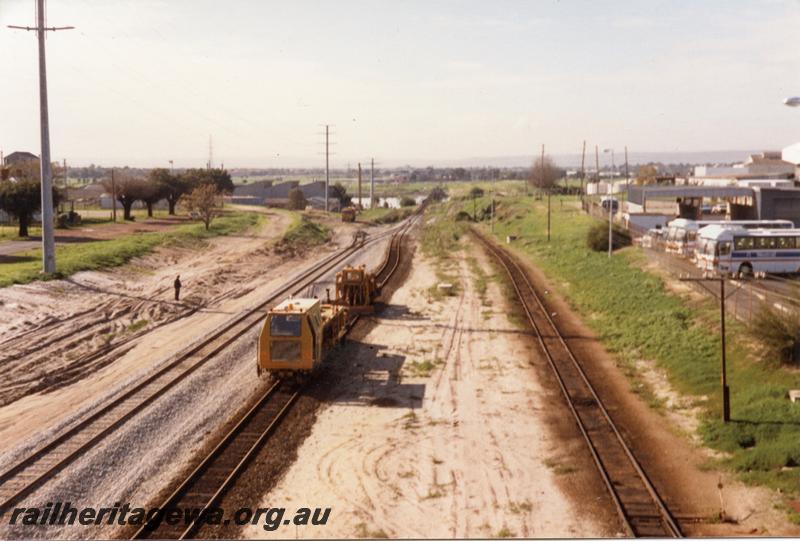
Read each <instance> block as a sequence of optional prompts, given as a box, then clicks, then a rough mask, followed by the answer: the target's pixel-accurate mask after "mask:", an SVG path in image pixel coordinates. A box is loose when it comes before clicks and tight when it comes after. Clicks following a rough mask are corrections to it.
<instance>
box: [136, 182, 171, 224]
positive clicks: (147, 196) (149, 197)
mask: <svg viewBox="0 0 800 541" xmlns="http://www.w3.org/2000/svg"><path fill="white" fill-rule="evenodd" d="M165 194H166V190H165V188H164V186H163V185H162V184H158V183H156V182H153V181H152V180H146V181H144V184H143V186H142V193H141V200H142V202H143V203H144V204H145V205H146V206H147V217H148V218H152V217H153V205H155V204H156V203H158V202H159V201H161V200H162V199H164V196H165Z"/></svg>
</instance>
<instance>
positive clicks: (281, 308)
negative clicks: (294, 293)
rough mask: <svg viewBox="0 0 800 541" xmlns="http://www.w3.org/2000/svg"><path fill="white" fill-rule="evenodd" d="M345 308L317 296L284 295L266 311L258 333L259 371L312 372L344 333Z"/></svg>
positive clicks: (274, 373) (281, 372)
mask: <svg viewBox="0 0 800 541" xmlns="http://www.w3.org/2000/svg"><path fill="white" fill-rule="evenodd" d="M346 327H347V308H345V307H344V306H340V305H337V304H327V303H322V301H320V300H319V299H287V300H285V301H283V302H282V303H280V304H279V305H278V306H276V307H275V308H273V309H272V310H270V311H269V314H268V315H267V319H266V321H265V322H264V326H263V327H262V328H261V333H260V334H259V337H258V368H257V371H258V375H259V376H260V375H261V372H262V370H265V371H267V372H268V373H270V374H273V375H276V376H277V377H279V378H282V377H287V376H291V375H305V374H309V373H311V372H313V371H314V370H315V369H316V368H317V367H318V366H319V365H320V364H321V363H322V361H323V360H324V359H325V357H327V356H328V353H330V350H331V349H333V348H334V347H335V346H336V345H337V344H338V343H339V342H340V341H341V340H342V338H343V337H344V333H345V330H346Z"/></svg>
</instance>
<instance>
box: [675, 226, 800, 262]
mask: <svg viewBox="0 0 800 541" xmlns="http://www.w3.org/2000/svg"><path fill="white" fill-rule="evenodd" d="M710 225H719V226H724V227H735V226H739V227H744V228H746V229H756V228H763V229H792V228H794V222H792V221H790V220H709V221H702V222H699V221H697V220H687V219H686V218H678V219H675V220H672V221H671V222H669V223H667V234H666V237H665V246H666V251H667V252H669V253H672V254H679V255H683V256H692V257H693V256H694V253H695V247H696V241H697V231H698V230H699V229H700V228H701V227H708V226H710Z"/></svg>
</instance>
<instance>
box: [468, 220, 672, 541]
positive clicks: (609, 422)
mask: <svg viewBox="0 0 800 541" xmlns="http://www.w3.org/2000/svg"><path fill="white" fill-rule="evenodd" d="M473 232H474V233H475V235H476V236H477V237H478V239H480V240H481V242H482V243H483V244H484V246H486V248H487V250H488V251H489V252H490V253H491V254H492V255H493V256H494V257H495V259H496V260H497V261H498V262H499V263H500V264H501V266H502V267H503V268H504V269H505V271H506V273H507V274H508V277H509V278H510V280H511V283H512V285H513V286H514V290H515V291H516V293H517V297H518V299H519V302H520V304H521V305H522V308H523V309H524V310H525V314H526V316H527V318H528V321H529V322H530V324H531V326H532V327H533V330H534V331H535V333H536V338H537V340H538V342H539V345H540V346H541V349H542V351H543V352H544V354H545V356H546V357H547V360H548V363H549V364H550V367H551V368H552V369H553V372H554V373H555V376H556V379H557V380H558V384H559V387H560V388H561V391H562V393H563V395H564V398H565V399H566V401H567V405H568V407H569V409H570V411H571V412H572V415H573V416H574V418H575V421H576V422H577V424H578V428H579V429H580V431H581V434H582V435H583V437H584V439H585V440H586V443H587V445H588V446H589V450H590V452H591V454H592V458H593V459H594V462H595V464H596V465H597V468H598V470H599V471H600V475H601V476H602V478H603V481H604V482H605V485H606V488H607V489H608V491H609V493H610V495H611V499H612V500H613V502H614V505H615V507H616V509H617V512H618V514H619V515H620V518H621V519H622V521H623V523H624V524H625V526H626V527H627V529H628V533H629V534H630V535H632V536H635V537H682V533H681V530H680V528H679V526H678V524H677V522H676V521H675V519H674V518H673V517H672V515H671V514H670V512H669V509H668V508H667V506H666V505H665V503H664V501H663V500H662V499H661V497H660V496H659V494H658V492H657V491H656V489H655V487H654V486H653V483H652V482H651V481H650V479H649V478H648V477H647V474H646V472H645V471H644V469H643V468H642V466H641V465H640V464H639V462H638V460H637V459H636V457H635V456H634V454H633V452H632V451H631V449H630V446H629V445H628V444H627V443H626V442H625V439H624V438H623V436H622V434H621V433H620V431H619V429H618V428H617V426H616V424H615V423H614V421H613V419H612V418H611V416H610V415H609V413H608V411H607V410H606V408H605V406H604V405H603V402H602V400H601V399H600V397H599V396H598V394H597V392H596V390H595V389H594V387H593V386H592V384H591V382H590V381H589V378H588V377H587V376H586V373H585V372H584V370H583V367H582V366H581V363H580V361H578V359H577V358H576V357H575V354H574V353H573V352H572V349H571V348H570V347H569V344H567V342H566V340H564V337H563V335H562V334H561V332H560V331H559V329H558V327H557V326H556V324H555V322H554V321H553V319H552V317H551V316H550V313H549V312H548V311H547V309H546V308H545V306H544V304H543V303H542V300H541V299H540V297H539V295H538V294H537V293H536V290H535V289H534V287H533V285H532V284H531V282H530V280H529V279H528V276H527V274H526V273H525V271H523V270H522V268H521V267H520V266H519V264H518V263H517V262H516V260H515V259H514V257H512V256H511V255H510V254H508V253H507V252H506V251H505V250H503V249H502V248H499V247H498V246H496V245H495V244H494V243H493V242H491V241H490V240H488V239H487V238H486V237H484V236H483V235H482V234H480V233H478V232H476V231H473Z"/></svg>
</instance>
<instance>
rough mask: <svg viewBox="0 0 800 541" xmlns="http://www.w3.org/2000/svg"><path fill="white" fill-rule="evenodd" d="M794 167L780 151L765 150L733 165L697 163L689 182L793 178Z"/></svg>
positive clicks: (699, 183) (703, 183)
mask: <svg viewBox="0 0 800 541" xmlns="http://www.w3.org/2000/svg"><path fill="white" fill-rule="evenodd" d="M796 167H797V166H796V164H795V163H792V162H791V161H786V160H784V159H783V155H782V152H780V151H765V152H759V153H758V154H751V155H750V156H748V157H747V159H746V160H745V161H744V162H743V163H738V164H735V165H733V166H717V165H698V166H696V167H695V168H694V175H693V176H691V177H690V178H689V184H696V185H706V184H711V183H712V182H708V180H709V179H725V180H728V181H731V180H732V181H733V183H734V184H735V182H736V181H737V180H739V179H754V178H759V179H765V178H793V177H794V176H795V169H796ZM716 184H717V185H719V182H717V183H716Z"/></svg>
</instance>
